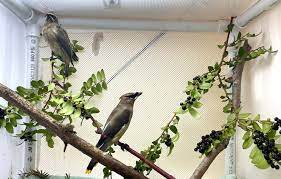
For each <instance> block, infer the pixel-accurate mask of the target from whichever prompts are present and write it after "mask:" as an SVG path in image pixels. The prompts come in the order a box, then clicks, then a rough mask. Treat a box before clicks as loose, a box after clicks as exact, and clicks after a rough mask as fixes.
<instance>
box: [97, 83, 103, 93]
mask: <svg viewBox="0 0 281 179" xmlns="http://www.w3.org/2000/svg"><path fill="white" fill-rule="evenodd" d="M96 90H97V91H98V92H102V87H101V84H100V83H98V84H97V85H96Z"/></svg>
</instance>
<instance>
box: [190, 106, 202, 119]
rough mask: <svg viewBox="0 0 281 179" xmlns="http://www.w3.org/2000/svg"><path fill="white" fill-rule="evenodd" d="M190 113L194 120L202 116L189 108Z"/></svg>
mask: <svg viewBox="0 0 281 179" xmlns="http://www.w3.org/2000/svg"><path fill="white" fill-rule="evenodd" d="M188 111H189V114H190V115H191V116H192V117H193V118H195V119H197V118H199V117H200V114H199V113H198V112H197V111H196V110H195V109H194V108H192V107H188Z"/></svg>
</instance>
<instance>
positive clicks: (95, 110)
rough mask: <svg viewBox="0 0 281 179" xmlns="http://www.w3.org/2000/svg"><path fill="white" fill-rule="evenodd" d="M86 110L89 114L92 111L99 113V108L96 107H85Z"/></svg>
mask: <svg viewBox="0 0 281 179" xmlns="http://www.w3.org/2000/svg"><path fill="white" fill-rule="evenodd" d="M87 112H88V113H90V114H93V113H99V112H100V110H99V109H98V108H96V107H92V108H90V109H87Z"/></svg>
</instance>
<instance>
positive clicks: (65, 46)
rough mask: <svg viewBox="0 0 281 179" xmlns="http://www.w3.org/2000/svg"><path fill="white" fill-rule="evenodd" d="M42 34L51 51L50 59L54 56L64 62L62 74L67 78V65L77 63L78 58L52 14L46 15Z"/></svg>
mask: <svg viewBox="0 0 281 179" xmlns="http://www.w3.org/2000/svg"><path fill="white" fill-rule="evenodd" d="M42 34H43V37H44V39H45V40H46V41H47V43H48V44H49V45H50V48H51V50H52V57H51V58H53V55H55V56H57V57H58V58H59V59H60V60H62V61H63V62H64V73H65V76H68V74H69V73H68V72H69V63H71V64H72V65H73V61H78V57H77V55H76V54H75V52H74V51H73V49H72V44H71V43H70V40H69V37H68V34H67V32H66V31H65V30H64V29H63V28H62V27H61V25H60V24H59V23H58V18H57V17H56V16H55V15H54V14H52V13H48V14H47V15H46V21H45V24H44V26H43V29H42Z"/></svg>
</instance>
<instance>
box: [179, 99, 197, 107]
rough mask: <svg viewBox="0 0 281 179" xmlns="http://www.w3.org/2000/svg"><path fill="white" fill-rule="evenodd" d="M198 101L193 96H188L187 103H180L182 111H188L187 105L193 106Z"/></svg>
mask: <svg viewBox="0 0 281 179" xmlns="http://www.w3.org/2000/svg"><path fill="white" fill-rule="evenodd" d="M195 101H196V99H195V98H192V97H191V96H187V98H186V100H185V102H183V103H180V105H181V108H182V110H186V108H187V105H193V103H194V102H195Z"/></svg>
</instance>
